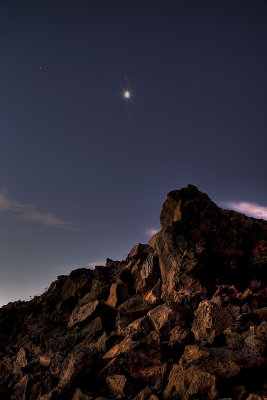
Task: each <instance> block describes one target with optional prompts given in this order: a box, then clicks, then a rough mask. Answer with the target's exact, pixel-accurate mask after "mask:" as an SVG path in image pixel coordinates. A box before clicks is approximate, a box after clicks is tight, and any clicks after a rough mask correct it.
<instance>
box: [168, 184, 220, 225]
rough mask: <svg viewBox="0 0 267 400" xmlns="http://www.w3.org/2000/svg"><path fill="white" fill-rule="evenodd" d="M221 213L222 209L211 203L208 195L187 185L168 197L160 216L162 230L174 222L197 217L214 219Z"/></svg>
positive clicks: (192, 219) (172, 192)
mask: <svg viewBox="0 0 267 400" xmlns="http://www.w3.org/2000/svg"><path fill="white" fill-rule="evenodd" d="M219 212H220V208H219V207H218V206H217V205H216V204H215V203H213V202H212V201H211V199H210V198H209V196H208V195H207V194H206V193H202V192H200V191H199V190H198V188H197V187H196V186H194V185H187V186H186V187H185V188H182V189H180V190H173V191H171V192H170V193H168V195H167V199H166V201H165V202H164V204H163V207H162V211H161V214H160V223H161V226H162V228H165V227H167V226H168V225H170V224H172V223H173V222H177V221H181V220H187V219H190V220H191V222H192V221H194V220H196V219H197V217H198V218H199V217H202V218H203V217H208V218H214V217H216V216H217V215H218V213H219Z"/></svg>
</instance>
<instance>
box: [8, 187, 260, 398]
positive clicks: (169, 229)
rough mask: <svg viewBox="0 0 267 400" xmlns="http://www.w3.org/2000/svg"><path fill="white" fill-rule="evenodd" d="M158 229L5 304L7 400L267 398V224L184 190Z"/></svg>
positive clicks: (168, 205)
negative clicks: (123, 250) (126, 249)
mask: <svg viewBox="0 0 267 400" xmlns="http://www.w3.org/2000/svg"><path fill="white" fill-rule="evenodd" d="M161 224H162V229H161V230H160V231H159V232H158V233H157V234H156V235H154V236H153V237H152V238H151V240H150V242H149V244H141V243H139V244H137V245H135V246H134V247H133V248H132V250H131V251H130V253H129V255H128V256H127V257H126V259H125V260H123V261H113V260H111V259H109V258H108V259H107V261H106V265H105V266H96V267H95V269H94V270H90V269H85V268H80V269H77V270H75V271H72V272H71V273H70V275H69V276H59V277H58V279H57V280H56V281H55V282H53V283H52V284H51V285H50V287H49V288H48V290H47V291H46V292H44V293H43V294H42V295H41V296H36V297H35V298H33V299H32V300H31V301H29V302H21V301H18V302H15V303H9V304H8V305H6V306H4V307H3V308H1V309H0V398H1V400H112V399H121V400H176V399H181V400H190V399H199V400H207V399H209V400H217V399H221V400H222V399H223V398H224V399H226V398H227V399H232V400H238V399H241V398H242V400H264V399H266V398H267V397H266V396H267V387H266V376H267V357H266V356H267V285H266V268H267V221H263V220H257V219H254V218H249V217H246V216H245V215H243V214H240V213H237V212H234V211H229V210H223V209H221V208H219V207H218V206H217V205H216V204H214V203H213V202H212V201H211V200H210V199H209V197H208V196H207V195H206V194H204V193H201V192H200V191H199V190H198V189H197V188H196V187H195V186H193V185H188V186H187V187H185V188H183V189H181V190H175V191H173V192H170V193H169V194H168V196H167V200H166V201H165V203H164V205H163V209H162V212H161Z"/></svg>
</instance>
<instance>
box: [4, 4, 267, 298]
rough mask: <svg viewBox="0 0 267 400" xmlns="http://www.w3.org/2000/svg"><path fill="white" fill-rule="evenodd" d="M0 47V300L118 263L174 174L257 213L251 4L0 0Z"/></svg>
mask: <svg viewBox="0 0 267 400" xmlns="http://www.w3.org/2000/svg"><path fill="white" fill-rule="evenodd" d="M0 49H1V57H0V135H1V136H0V138H1V141H0V272H1V275H0V276H1V279H0V305H1V304H5V303H7V302H8V301H14V300H17V299H19V298H20V299H27V298H29V296H30V295H35V294H40V293H41V292H42V291H43V290H44V288H45V287H47V286H49V284H50V283H51V282H52V281H53V280H55V279H56V277H57V276H58V275H62V274H68V273H69V272H70V271H71V270H72V269H74V268H78V267H86V266H90V265H94V264H103V262H104V261H105V259H106V258H107V257H110V258H112V259H115V260H116V259H124V258H125V257H126V256H127V254H128V252H129V251H130V249H131V248H132V246H133V245H134V244H136V243H138V242H143V243H145V242H147V241H148V240H149V238H150V236H151V234H152V233H153V231H156V230H158V229H159V214H160V211H161V206H162V203H163V201H164V200H165V198H166V194H167V193H168V192H169V191H170V190H174V189H180V188H181V187H183V186H185V185H187V184H188V183H192V184H195V185H197V186H198V188H199V189H200V190H202V191H204V192H206V193H208V194H209V196H210V197H211V198H212V200H214V201H215V202H216V203H218V204H219V205H220V206H222V207H230V206H231V207H235V208H236V209H240V210H243V211H244V212H246V213H247V214H250V215H255V216H261V217H263V218H267V185H266V169H267V168H266V167H267V161H266V151H267V146H266V145H267V138H266V128H267V113H266V106H267V78H266V77H267V2H266V1H264V0H210V1H206V0H201V1H200V0H192V1H190V0H183V1H182V0H176V1H168V0H161V1H157V0H153V1H150V0H140V1H139V0H135V1H134V0H131V1H130V0H129V1H127V0H122V1H119V0H107V1H102V0H96V1H93V0H87V1H85V0H84V1H82V0H73V1H70V0H64V1H60V0H38V1H36V0H32V1H29V0H24V1H21V0H6V1H5V0H2V1H0ZM125 90H128V91H129V93H130V98H129V99H126V98H124V97H123V92H124V91H125Z"/></svg>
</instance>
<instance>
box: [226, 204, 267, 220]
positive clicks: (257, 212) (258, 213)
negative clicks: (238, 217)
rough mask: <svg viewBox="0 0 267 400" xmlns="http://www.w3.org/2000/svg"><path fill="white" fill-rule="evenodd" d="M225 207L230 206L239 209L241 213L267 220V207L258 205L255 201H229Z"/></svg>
mask: <svg viewBox="0 0 267 400" xmlns="http://www.w3.org/2000/svg"><path fill="white" fill-rule="evenodd" d="M227 207H230V208H232V209H233V210H236V211H239V212H241V213H243V214H247V215H249V216H251V217H255V218H261V219H266V220H267V207H264V206H260V205H259V204H256V203H249V202H246V201H240V202H229V203H227Z"/></svg>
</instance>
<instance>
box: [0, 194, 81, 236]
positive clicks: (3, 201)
mask: <svg viewBox="0 0 267 400" xmlns="http://www.w3.org/2000/svg"><path fill="white" fill-rule="evenodd" d="M1 211H11V212H13V213H15V214H16V215H17V218H18V219H21V220H25V221H32V222H36V223H38V224H41V225H44V226H46V227H49V228H57V229H65V230H80V227H79V226H78V225H75V224H71V223H69V222H66V221H64V220H62V219H61V218H58V217H57V216H56V215H54V214H52V213H49V212H48V213H46V212H41V211H39V210H37V208H36V207H35V206H34V205H32V204H23V203H20V202H19V201H14V200H11V199H10V198H9V197H8V195H7V193H6V192H0V212H1Z"/></svg>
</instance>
